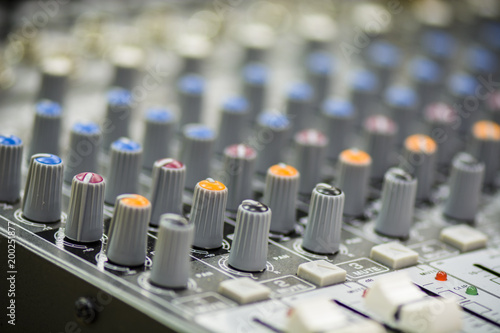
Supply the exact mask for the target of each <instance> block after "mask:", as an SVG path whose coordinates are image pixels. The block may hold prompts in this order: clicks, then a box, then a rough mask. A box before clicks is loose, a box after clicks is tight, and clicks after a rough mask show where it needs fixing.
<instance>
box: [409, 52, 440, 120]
mask: <svg viewBox="0 0 500 333" xmlns="http://www.w3.org/2000/svg"><path fill="white" fill-rule="evenodd" d="M411 76H412V79H413V81H414V82H415V86H416V87H415V89H416V92H417V96H418V97H419V99H420V101H419V103H418V110H422V109H423V108H424V107H426V106H427V105H428V104H429V103H431V102H434V101H435V100H436V99H437V98H438V93H439V91H440V86H441V84H442V79H443V75H442V70H441V68H440V67H439V65H438V64H437V63H436V62H434V61H433V60H431V59H429V58H424V57H420V56H419V57H416V58H415V59H413V60H412V61H411Z"/></svg>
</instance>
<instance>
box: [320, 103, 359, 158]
mask: <svg viewBox="0 0 500 333" xmlns="http://www.w3.org/2000/svg"><path fill="white" fill-rule="evenodd" d="M354 115H355V113H354V108H353V106H352V104H351V103H350V102H349V101H345V100H341V99H336V98H330V99H328V100H327V101H325V103H324V104H323V110H322V112H321V122H322V124H323V132H324V133H326V134H327V135H328V148H327V153H326V154H327V157H328V158H329V159H332V160H336V159H337V158H338V156H339V154H340V152H341V151H342V150H344V149H346V148H347V147H348V145H349V141H350V136H351V135H352V128H353V124H354Z"/></svg>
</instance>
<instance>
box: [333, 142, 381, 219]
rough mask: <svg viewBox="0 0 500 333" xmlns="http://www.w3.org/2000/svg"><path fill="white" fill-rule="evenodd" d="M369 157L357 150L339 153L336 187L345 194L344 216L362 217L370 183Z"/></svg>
mask: <svg viewBox="0 0 500 333" xmlns="http://www.w3.org/2000/svg"><path fill="white" fill-rule="evenodd" d="M371 164H372V159H371V157H370V155H368V154H367V153H365V152H364V151H362V150H359V149H355V148H354V149H347V150H344V151H343V152H342V153H340V156H339V162H338V181H337V182H336V184H337V186H338V187H339V188H341V189H342V191H343V192H344V193H345V205H344V215H347V216H353V217H358V216H362V215H363V212H364V209H365V203H366V197H367V195H368V185H369V182H370V168H371Z"/></svg>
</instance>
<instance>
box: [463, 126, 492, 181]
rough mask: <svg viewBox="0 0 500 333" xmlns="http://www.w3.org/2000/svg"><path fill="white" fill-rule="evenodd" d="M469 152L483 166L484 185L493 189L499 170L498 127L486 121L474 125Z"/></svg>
mask: <svg viewBox="0 0 500 333" xmlns="http://www.w3.org/2000/svg"><path fill="white" fill-rule="evenodd" d="M469 151H470V153H471V155H472V156H474V157H475V158H477V160H479V161H481V162H482V163H483V164H484V178H483V183H484V185H486V186H493V187H494V186H495V179H496V176H497V174H498V170H499V169H500V125H498V124H496V123H494V122H492V121H488V120H482V121H478V122H477V123H475V124H474V126H473V127H472V135H471V137H470V139H469Z"/></svg>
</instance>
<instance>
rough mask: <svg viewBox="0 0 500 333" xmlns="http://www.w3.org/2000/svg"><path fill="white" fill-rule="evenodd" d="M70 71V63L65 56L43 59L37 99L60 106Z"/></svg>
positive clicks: (71, 65)
mask: <svg viewBox="0 0 500 333" xmlns="http://www.w3.org/2000/svg"><path fill="white" fill-rule="evenodd" d="M72 70H73V64H72V61H71V60H70V59H69V58H68V57H66V56H60V55H57V56H51V57H48V58H46V59H43V61H42V80H41V85H40V90H39V92H38V99H47V100H51V101H54V102H57V103H59V104H62V102H63V100H64V97H65V95H66V90H67V87H68V76H69V75H70V74H71V71H72Z"/></svg>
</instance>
